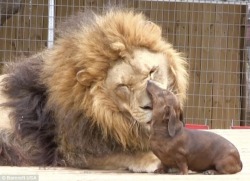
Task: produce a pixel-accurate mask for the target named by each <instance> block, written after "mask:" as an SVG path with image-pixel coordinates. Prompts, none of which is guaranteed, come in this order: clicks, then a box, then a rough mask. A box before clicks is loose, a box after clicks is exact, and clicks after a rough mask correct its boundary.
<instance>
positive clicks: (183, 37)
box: [174, 3, 189, 56]
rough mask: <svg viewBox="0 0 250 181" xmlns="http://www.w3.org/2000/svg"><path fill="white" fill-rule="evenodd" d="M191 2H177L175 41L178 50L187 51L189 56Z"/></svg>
mask: <svg viewBox="0 0 250 181" xmlns="http://www.w3.org/2000/svg"><path fill="white" fill-rule="evenodd" d="M188 15H189V3H176V8H175V19H174V21H175V42H174V46H176V47H178V50H179V51H181V52H183V53H186V55H187V56H188V52H189V51H188V50H189V49H188V40H189V32H188V30H189V29H188V28H189V26H188V25H189V22H188V21H189V20H188Z"/></svg>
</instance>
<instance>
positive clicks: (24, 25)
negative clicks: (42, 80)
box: [0, 0, 48, 61]
mask: <svg viewBox="0 0 250 181" xmlns="http://www.w3.org/2000/svg"><path fill="white" fill-rule="evenodd" d="M30 2H31V3H30ZM43 3H45V4H43ZM24 4H25V6H24V8H23V9H21V10H20V12H19V13H18V14H17V15H15V16H13V17H12V18H10V19H9V20H8V21H7V22H6V23H7V24H6V26H4V27H3V28H1V33H0V49H1V50H4V51H0V57H1V61H7V60H11V59H14V58H15V57H20V56H22V55H30V54H31V53H34V52H37V51H39V50H41V49H43V48H44V47H45V46H46V40H47V25H48V22H47V14H48V6H47V1H44V0H33V1H29V0H25V1H24Z"/></svg>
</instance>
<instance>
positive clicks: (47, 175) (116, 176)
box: [0, 129, 250, 181]
mask: <svg viewBox="0 0 250 181" xmlns="http://www.w3.org/2000/svg"><path fill="white" fill-rule="evenodd" d="M209 131H213V132H216V133H218V134H220V135H222V136H224V137H225V138H227V139H228V140H230V141H231V142H232V143H233V144H235V146H236V147H237V148H238V150H239V152H240V155H241V160H242V162H243V170H242V171H241V172H240V173H237V174H234V175H202V174H195V173H190V174H189V175H173V174H160V175H159V174H153V173H152V174H147V173H128V172H126V171H122V170H116V171H101V170H98V171H97V170H79V169H72V168H39V167H0V181H7V180H12V181H17V180H18V181H19V180H22V181H26V180H30V181H37V180H38V179H39V181H43V180H44V181H50V180H51V181H52V180H53V181H54V180H58V181H91V180H100V181H106V180H107V181H111V180H116V181H134V180H140V181H148V180H153V181H158V180H164V181H167V180H174V181H175V180H185V181H189V180H190V181H191V180H192V181H196V180H202V181H208V180H209V181H232V180H237V181H244V180H246V181H250V129H248V130H209Z"/></svg>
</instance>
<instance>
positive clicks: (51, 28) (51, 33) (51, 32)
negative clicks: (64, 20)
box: [47, 0, 55, 48]
mask: <svg viewBox="0 0 250 181" xmlns="http://www.w3.org/2000/svg"><path fill="white" fill-rule="evenodd" d="M48 2H49V4H48V8H49V16H48V45H47V46H48V48H51V47H53V44H54V39H55V0H49V1H48Z"/></svg>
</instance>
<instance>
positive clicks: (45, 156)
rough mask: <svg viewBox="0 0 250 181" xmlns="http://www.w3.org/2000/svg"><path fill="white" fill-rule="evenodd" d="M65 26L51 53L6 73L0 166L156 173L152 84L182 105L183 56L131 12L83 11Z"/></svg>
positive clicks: (0, 120) (184, 82)
mask: <svg viewBox="0 0 250 181" xmlns="http://www.w3.org/2000/svg"><path fill="white" fill-rule="evenodd" d="M64 27H65V28H63V29H62V30H61V31H60V32H59V36H58V39H57V41H56V43H55V45H54V47H53V48H52V49H48V50H45V51H43V52H41V53H40V54H37V55H35V56H33V57H31V58H27V59H26V60H23V61H20V62H19V63H15V64H13V65H12V66H10V68H9V69H8V70H7V73H6V75H4V78H3V80H2V83H1V89H2V93H1V94H0V101H1V102H0V104H1V103H4V104H3V105H2V107H0V113H1V115H0V126H1V127H2V128H1V129H0V130H1V131H0V165H63V166H71V167H77V168H91V169H99V168H100V169H116V168H128V169H131V170H133V171H154V170H155V169H156V168H157V166H158V164H159V160H158V159H157V158H156V157H155V156H154V155H153V154H152V153H151V152H150V151H149V150H148V125H147V122H149V121H150V120H151V116H152V107H151V100H150V98H149V97H148V95H147V93H146V83H147V80H149V79H152V80H154V81H156V82H158V83H159V84H160V85H161V86H163V87H165V88H167V89H171V90H172V91H173V92H175V93H176V94H177V96H178V98H179V99H180V102H181V104H182V105H183V103H184V101H185V96H186V89H187V72H186V68H185V65H186V64H185V61H184V59H183V58H182V57H181V56H180V55H179V54H178V53H177V52H176V51H175V50H174V49H173V48H172V46H171V45H170V44H169V43H167V42H166V41H164V39H163V38H162V36H161V29H160V28H159V27H158V26H157V25H155V24H153V23H151V22H149V21H147V20H146V19H145V17H144V16H143V15H142V14H135V13H133V12H131V11H110V12H108V13H106V14H104V15H103V16H98V15H93V14H92V15H91V16H88V17H87V18H86V17H84V15H83V14H80V15H78V16H77V17H74V19H71V20H69V21H68V22H67V23H65V24H64ZM1 89H0V90H1ZM2 113H3V114H2ZM9 150H11V151H9ZM14 158H17V159H16V161H13V159H14Z"/></svg>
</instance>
